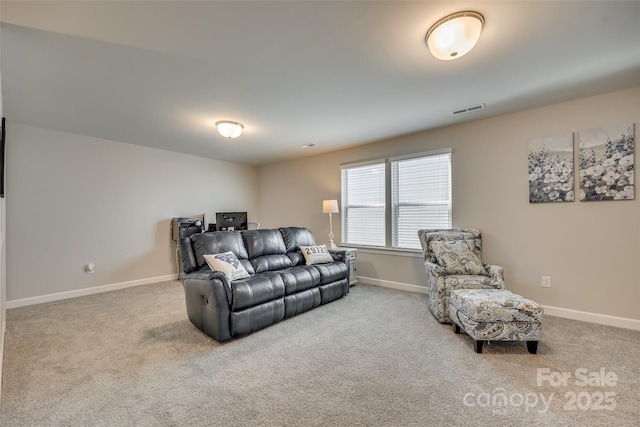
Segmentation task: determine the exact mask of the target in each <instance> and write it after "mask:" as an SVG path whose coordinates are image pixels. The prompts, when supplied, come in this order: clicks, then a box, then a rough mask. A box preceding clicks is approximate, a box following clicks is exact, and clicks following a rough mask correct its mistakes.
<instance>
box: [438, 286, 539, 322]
mask: <svg viewBox="0 0 640 427" xmlns="http://www.w3.org/2000/svg"><path fill="white" fill-rule="evenodd" d="M449 304H450V307H451V306H453V307H455V308H456V309H457V310H458V311H461V312H462V313H464V314H465V315H466V316H467V317H468V318H469V319H471V320H474V321H476V322H494V323H495V322H515V321H517V322H539V321H540V318H541V316H542V307H541V306H540V305H539V304H538V303H537V302H535V301H532V300H530V299H528V298H525V297H523V296H521V295H518V294H514V293H513V292H511V291H508V290H506V289H458V290H455V291H451V295H450V302H449Z"/></svg>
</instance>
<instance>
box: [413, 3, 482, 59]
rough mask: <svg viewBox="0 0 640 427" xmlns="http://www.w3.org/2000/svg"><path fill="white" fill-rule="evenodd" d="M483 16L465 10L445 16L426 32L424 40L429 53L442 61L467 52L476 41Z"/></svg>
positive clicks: (458, 56)
mask: <svg viewBox="0 0 640 427" xmlns="http://www.w3.org/2000/svg"><path fill="white" fill-rule="evenodd" d="M483 26H484V17H483V16H482V15H481V14H479V13H478V12H472V11H466V12H458V13H454V14H452V15H449V16H445V17H444V18H442V19H441V20H439V21H438V22H436V23H435V24H434V25H433V26H432V27H431V28H430V29H429V31H428V32H427V35H426V37H425V41H426V43H427V46H429V50H430V51H431V54H432V55H433V56H435V57H436V58H438V59H442V60H443V61H449V60H451V59H457V58H460V57H461V56H464V55H465V54H467V53H468V52H469V51H470V50H471V49H473V47H474V46H475V45H476V43H477V42H478V39H479V38H480V33H481V32H482V27H483Z"/></svg>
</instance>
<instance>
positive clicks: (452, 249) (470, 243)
mask: <svg viewBox="0 0 640 427" xmlns="http://www.w3.org/2000/svg"><path fill="white" fill-rule="evenodd" d="M418 237H419V239H420V244H421V245H422V251H423V253H424V266H425V269H426V270H427V286H428V288H429V309H430V310H431V313H433V315H434V316H435V317H436V319H438V321H439V322H441V323H451V320H450V319H449V294H450V292H451V291H452V290H453V289H504V288H505V283H504V269H503V268H502V267H499V266H497V265H490V264H486V263H483V262H482V237H481V235H480V231H479V230H474V229H424V230H418Z"/></svg>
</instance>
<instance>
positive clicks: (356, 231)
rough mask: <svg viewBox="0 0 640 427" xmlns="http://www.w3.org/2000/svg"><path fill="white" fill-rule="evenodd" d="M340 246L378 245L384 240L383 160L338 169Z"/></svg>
mask: <svg viewBox="0 0 640 427" xmlns="http://www.w3.org/2000/svg"><path fill="white" fill-rule="evenodd" d="M341 175H342V213H341V219H342V221H341V224H342V239H341V240H342V244H345V245H349V244H351V245H364V246H382V247H384V246H385V245H386V239H385V234H386V233H385V209H386V203H385V200H386V190H385V179H386V168H385V161H384V160H379V161H374V162H369V163H367V164H357V165H349V166H342V171H341Z"/></svg>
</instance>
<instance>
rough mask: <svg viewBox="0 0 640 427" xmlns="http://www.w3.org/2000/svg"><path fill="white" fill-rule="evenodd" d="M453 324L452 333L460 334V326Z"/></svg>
mask: <svg viewBox="0 0 640 427" xmlns="http://www.w3.org/2000/svg"><path fill="white" fill-rule="evenodd" d="M452 323H453V332H455V333H456V334H459V333H460V326H458V324H457V323H456V322H452Z"/></svg>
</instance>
